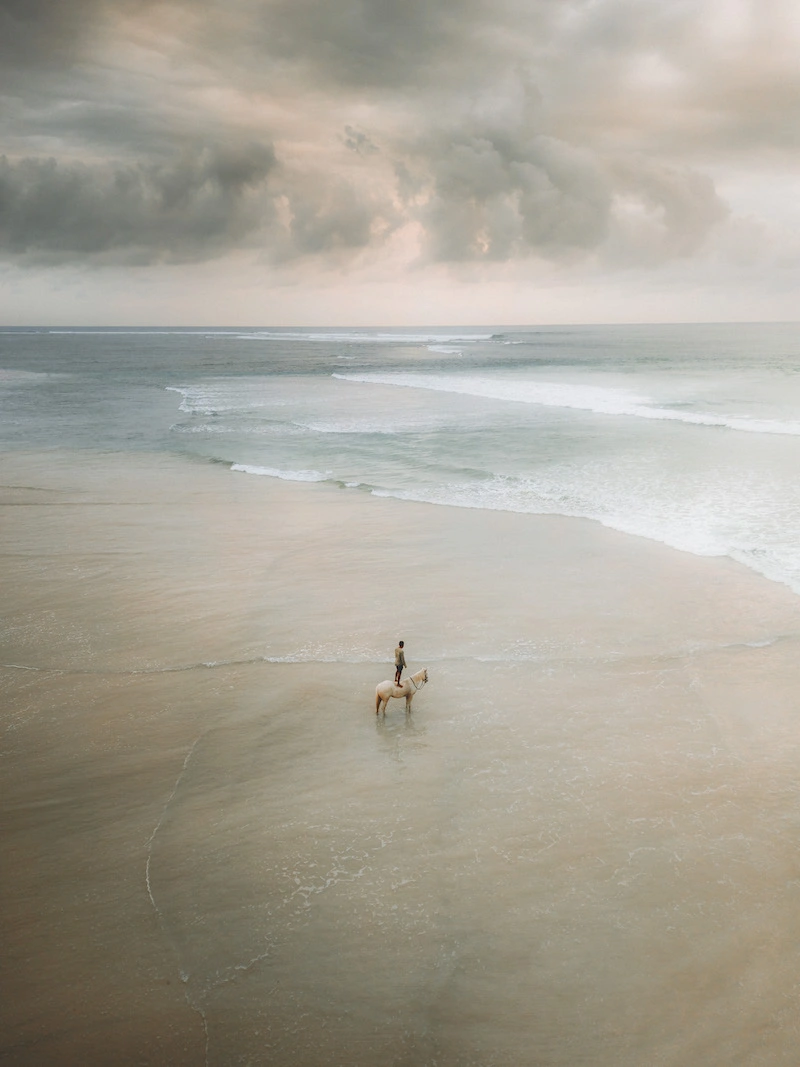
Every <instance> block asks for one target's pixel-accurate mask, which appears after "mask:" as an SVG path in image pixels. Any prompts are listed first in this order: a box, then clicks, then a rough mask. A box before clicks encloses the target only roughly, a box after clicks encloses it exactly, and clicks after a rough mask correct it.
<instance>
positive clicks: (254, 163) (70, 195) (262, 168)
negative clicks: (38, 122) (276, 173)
mask: <svg viewBox="0 0 800 1067" xmlns="http://www.w3.org/2000/svg"><path fill="white" fill-rule="evenodd" d="M274 166H275V156H274V153H273V151H272V148H271V147H270V146H268V145H248V146H244V147H240V148H238V149H228V150H220V149H216V150H209V149H197V150H195V151H194V152H191V153H184V154H182V155H181V157H180V158H178V159H177V160H175V161H174V162H173V163H172V164H171V165H168V166H153V165H145V164H140V165H137V166H105V165H94V166H89V165H86V164H80V163H67V164H64V163H61V164H60V163H58V162H57V161H56V160H55V159H23V160H20V161H18V162H16V163H13V162H9V161H8V160H7V159H5V158H3V159H2V160H0V246H2V248H3V249H4V250H5V251H6V252H7V253H10V254H12V255H15V256H25V257H27V258H28V259H30V260H31V261H34V262H41V261H62V260H67V259H72V258H80V257H83V256H105V257H106V258H107V259H113V260H121V261H129V262H154V261H159V260H171V261H176V260H177V261H182V260H195V259H201V258H208V257H211V256H213V255H214V254H215V253H216V254H219V253H220V252H221V251H223V250H227V249H228V248H229V247H230V246H231V245H233V244H238V243H241V242H246V241H247V240H248V238H249V237H250V236H251V234H252V233H253V232H254V231H258V230H261V229H262V228H263V227H264V225H265V221H267V222H268V221H269V217H270V212H269V207H268V202H267V201H266V200H265V198H264V196H263V190H264V185H265V183H266V181H267V179H268V177H269V174H270V172H271V170H272V169H273V168H274Z"/></svg>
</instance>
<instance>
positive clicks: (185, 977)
mask: <svg viewBox="0 0 800 1067" xmlns="http://www.w3.org/2000/svg"><path fill="white" fill-rule="evenodd" d="M204 736H205V734H200V736H199V737H196V738H195V739H194V741H193V742H192V745H191V747H190V749H189V751H188V752H187V753H186V756H185V758H184V761H183V766H182V767H181V769H180V773H179V774H178V777H177V778H176V780H175V785H174V786H173V787H172V792H171V793H170V795H169V796H168V797H167V802H166V804H165V805H164V807H163V809H162V811H161V815H160V816H159V819H158V822H157V823H156V825H155V826H154V827H153V832H152V833H151V834H150V837H149V838H148V839H147V860H146V862H145V867H144V880H145V884H146V886H147V895H148V897H149V898H150V903H151V904H152V905H153V910H154V911H155V913H156V917H157V919H158V922H159V925H160V926H161V928H162V929H163V930H164V932H165V933H167V935H168V936H169V931H168V928H167V922H166V919H165V917H164V914H163V913H162V911H161V910H160V909H159V907H158V904H156V899H155V897H154V896H153V885H152V882H151V880H150V869H151V864H152V859H153V843H154V841H155V839H156V836H157V835H158V832H159V830H160V829H161V827H162V825H163V823H164V819H165V818H166V817H167V812H168V811H169V806H170V804H171V803H172V801H173V800H174V798H175V794H176V793H177V792H178V789H179V788H180V784H181V782H182V781H183V777H184V775H185V774H186V769H187V767H188V766H189V763H190V761H191V758H192V756H193V755H194V750H195V749H196V748H197V746H198V744H199V743H200V741H201V740H202V739H203V737H204ZM173 951H175V953H176V955H178V951H177V949H176V948H175V946H174V944H173ZM180 978H181V982H182V983H183V987H184V988H183V995H184V997H185V998H186V1003H187V1004H188V1006H189V1008H190V1009H191V1010H192V1011H193V1012H195V1013H196V1014H197V1015H199V1016H200V1022H201V1023H202V1025H203V1033H204V1035H205V1044H206V1051H205V1062H206V1067H208V1063H209V1052H210V1047H211V1039H210V1035H209V1032H208V1018H207V1017H206V1013H205V1012H204V1011H203V1009H202V1007H201V1006H200V1005H199V1004H196V1003H195V1002H194V1000H193V999H192V997H191V996H190V994H189V989H188V982H189V975H188V973H187V972H186V971H184V970H183V968H181V969H180Z"/></svg>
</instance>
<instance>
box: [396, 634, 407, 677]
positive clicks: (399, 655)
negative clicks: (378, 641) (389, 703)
mask: <svg viewBox="0 0 800 1067" xmlns="http://www.w3.org/2000/svg"><path fill="white" fill-rule="evenodd" d="M405 665H406V655H405V652H403V642H402V641H401V642H400V644H399V645H398V646H397V648H396V649H395V650H394V684H395V685H400V675H401V674H402V673H403V667H405Z"/></svg>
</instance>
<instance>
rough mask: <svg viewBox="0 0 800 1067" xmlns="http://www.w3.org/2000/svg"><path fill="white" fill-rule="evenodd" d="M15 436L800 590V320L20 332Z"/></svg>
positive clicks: (13, 341) (11, 392)
mask: <svg viewBox="0 0 800 1067" xmlns="http://www.w3.org/2000/svg"><path fill="white" fill-rule="evenodd" d="M0 447H2V448H64V447H79V448H90V449H99V450H113V451H123V452H124V451H140V452H147V451H149V452H159V451H168V452H174V453H177V454H183V455H187V456H193V457H201V458H203V459H206V460H208V461H214V462H220V463H224V464H226V465H228V466H229V467H230V469H231V471H232V472H234V473H236V474H239V475H240V476H243V475H249V476H256V477H268V478H282V479H289V480H296V481H312V482H313V481H319V482H332V483H334V484H336V485H338V486H339V487H341V488H342V489H343V490H344V491H346V492H351V493H374V494H376V495H381V496H394V497H399V498H401V499H407V500H417V501H426V502H430V503H434V504H442V505H451V506H457V507H466V508H484V509H500V510H507V511H518V512H530V513H535V514H559V515H566V516H577V517H582V518H586V519H592V520H595V521H597V522H599V523H602V524H604V525H606V526H608V527H611V528H613V529H616V530H620V531H623V532H625V533H628V534H634V535H638V536H641V537H646V538H650V539H652V540H655V541H660V542H663V543H664V544H667V545H670V546H672V547H674V548H678V549H680V550H683V551H686V552H691V553H695V554H699V555H706V556H724V555H727V556H730V557H732V558H733V559H735V560H737V561H739V562H740V563H743V564H745V565H746V566H748V567H750V568H752V569H753V570H756V571H757V572H759V573H761V574H763V575H765V576H766V577H768V578H770V579H773V580H775V581H778V582H783V583H785V584H787V585H789V586H790V587H791V588H792V589H793V590H795V591H796V592H800V533H798V530H800V480H798V478H797V471H798V469H800V326H798V325H796V324H783V325H782V324H768V325H764V324H761V325H757V324H752V325H748V324H729V325H686V326H673V325H662V326H621V327H612V326H599V327H591V326H580V327H572V326H570V327H567V326H565V327H548V328H533V327H531V328H525V329H521V328H519V329H517V328H514V329H511V328H501V327H495V326H490V327H486V328H474V327H469V328H465V329H459V328H456V327H454V328H446V329H445V328H441V329H351V330H299V329H271V330H257V329H251V330H224V329H219V330H202V331H200V330H178V329H176V330H127V331H126V330H66V329H65V330H47V331H44V330H39V331H37V330H6V331H3V332H2V333H0Z"/></svg>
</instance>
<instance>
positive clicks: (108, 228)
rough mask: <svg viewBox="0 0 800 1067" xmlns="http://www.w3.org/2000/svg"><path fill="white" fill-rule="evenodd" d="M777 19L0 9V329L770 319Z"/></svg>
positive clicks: (783, 109)
mask: <svg viewBox="0 0 800 1067" xmlns="http://www.w3.org/2000/svg"><path fill="white" fill-rule="evenodd" d="M799 149H800V4H798V3H797V2H796V0H757V2H752V0H175V2H172V3H168V2H165V0H0V325H6V326H12V325H66V324H69V325H87V326H89V325H97V326H113V325H120V326H121V325H132V326H136V325H163V326H170V325H174V326H191V325H200V326H210V325H218V326H225V325H232V326H248V325H250V326H269V325H300V326H336V325H342V326H344V325H366V326H369V325H423V324H427V325H435V324H442V325H444V324H450V325H453V324H459V325H469V324H475V325H478V324H482V325H487V324H498V325H501V324H503V325H511V324H515V325H526V324H533V325H535V324H538V323H579V322H586V323H600V322H676V321H677V322H695V321H713V322H718V321H762V320H763V321H776V320H777V321H780V320H784V321H785V320H796V319H798V318H800V314H798V311H797V310H796V304H797V295H796V294H797V292H798V290H799V289H800V196H798V187H799V183H800V151H799Z"/></svg>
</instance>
